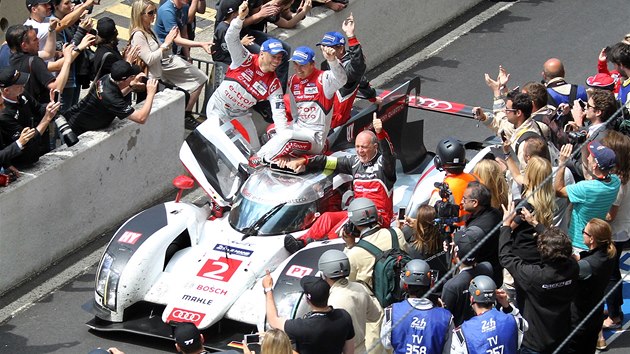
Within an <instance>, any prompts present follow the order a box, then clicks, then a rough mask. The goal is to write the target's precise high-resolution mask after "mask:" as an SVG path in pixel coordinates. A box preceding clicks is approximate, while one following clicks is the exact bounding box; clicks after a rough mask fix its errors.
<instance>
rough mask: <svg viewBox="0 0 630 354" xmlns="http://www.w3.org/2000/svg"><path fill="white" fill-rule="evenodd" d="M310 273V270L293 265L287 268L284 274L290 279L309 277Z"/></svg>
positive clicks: (311, 271)
mask: <svg viewBox="0 0 630 354" xmlns="http://www.w3.org/2000/svg"><path fill="white" fill-rule="evenodd" d="M311 273H313V269H312V268H308V267H302V266H299V265H295V264H294V265H292V266H291V267H289V269H288V270H287V273H286V274H287V275H288V276H290V277H296V278H303V277H305V276H307V275H310V274H311Z"/></svg>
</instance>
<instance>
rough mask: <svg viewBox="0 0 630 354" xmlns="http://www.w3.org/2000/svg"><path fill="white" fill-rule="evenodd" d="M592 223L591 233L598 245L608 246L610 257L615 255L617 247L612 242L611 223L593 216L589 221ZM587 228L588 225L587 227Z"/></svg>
mask: <svg viewBox="0 0 630 354" xmlns="http://www.w3.org/2000/svg"><path fill="white" fill-rule="evenodd" d="M587 225H591V227H590V230H589V231H590V232H589V235H590V236H591V238H592V239H593V241H595V246H596V247H606V256H607V257H608V258H609V259H610V258H613V257H614V256H615V253H617V249H616V248H615V244H614V243H613V242H612V229H611V228H610V225H609V224H608V223H607V222H605V221H604V220H602V219H598V218H593V219H591V221H589V222H588V223H587ZM585 228H586V227H585Z"/></svg>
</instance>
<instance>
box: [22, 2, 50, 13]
mask: <svg viewBox="0 0 630 354" xmlns="http://www.w3.org/2000/svg"><path fill="white" fill-rule="evenodd" d="M49 2H50V0H26V8H27V9H28V10H29V11H31V8H32V7H33V6H37V5H39V4H48V3H49Z"/></svg>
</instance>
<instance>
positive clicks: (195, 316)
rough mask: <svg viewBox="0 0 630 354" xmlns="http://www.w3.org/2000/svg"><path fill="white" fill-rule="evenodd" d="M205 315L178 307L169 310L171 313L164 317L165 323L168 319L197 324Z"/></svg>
mask: <svg viewBox="0 0 630 354" xmlns="http://www.w3.org/2000/svg"><path fill="white" fill-rule="evenodd" d="M205 316H206V315H205V314H203V313H199V312H195V311H191V310H185V309H180V308H174V309H173V311H171V314H170V315H168V318H167V319H166V323H168V322H169V321H177V322H191V323H194V324H195V325H197V326H199V324H200V323H201V320H203V318H204V317H205Z"/></svg>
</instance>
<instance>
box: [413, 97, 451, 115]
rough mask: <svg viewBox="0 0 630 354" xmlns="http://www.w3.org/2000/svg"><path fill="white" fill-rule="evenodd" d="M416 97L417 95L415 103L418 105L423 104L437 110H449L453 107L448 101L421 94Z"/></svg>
mask: <svg viewBox="0 0 630 354" xmlns="http://www.w3.org/2000/svg"><path fill="white" fill-rule="evenodd" d="M416 97H417V104H418V105H419V106H424V107H427V108H430V109H435V110H438V111H450V110H452V109H453V105H452V104H451V103H450V102H448V101H440V100H436V99H434V98H429V97H422V96H416Z"/></svg>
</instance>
